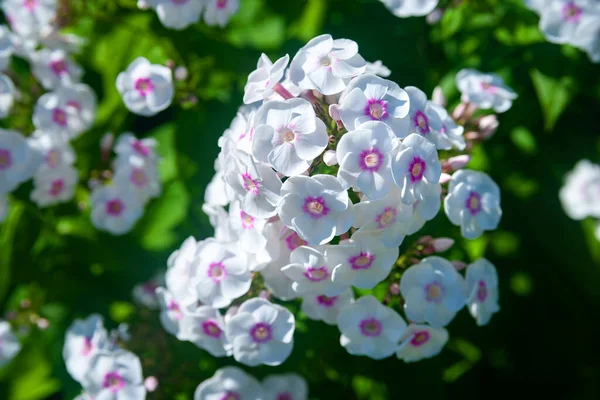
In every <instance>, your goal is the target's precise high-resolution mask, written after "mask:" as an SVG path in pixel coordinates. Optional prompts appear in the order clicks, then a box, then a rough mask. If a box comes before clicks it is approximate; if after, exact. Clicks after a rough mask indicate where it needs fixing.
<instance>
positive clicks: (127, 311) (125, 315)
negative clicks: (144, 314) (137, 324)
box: [109, 301, 135, 323]
mask: <svg viewBox="0 0 600 400" xmlns="http://www.w3.org/2000/svg"><path fill="white" fill-rule="evenodd" d="M109 314H110V317H111V318H112V319H113V321H115V322H117V323H121V322H125V321H127V320H128V319H129V318H131V316H132V315H133V314H135V306H134V305H133V304H131V303H128V302H125V301H115V302H114V303H112V304H111V305H110V308H109Z"/></svg>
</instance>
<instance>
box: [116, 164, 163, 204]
mask: <svg viewBox="0 0 600 400" xmlns="http://www.w3.org/2000/svg"><path fill="white" fill-rule="evenodd" d="M130 161H131V162H130V163H128V164H125V163H118V162H117V163H116V164H115V166H114V171H115V177H114V180H115V182H117V183H118V184H122V185H123V186H129V188H130V189H131V190H132V191H133V192H134V193H135V194H136V196H137V197H138V199H139V201H140V202H141V203H146V202H147V201H148V200H150V199H152V198H155V197H158V196H159V195H160V190H161V185H160V179H159V176H158V169H157V168H156V165H154V164H152V163H144V162H143V160H142V159H141V158H131V159H130Z"/></svg>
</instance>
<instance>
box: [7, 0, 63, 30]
mask: <svg viewBox="0 0 600 400" xmlns="http://www.w3.org/2000/svg"><path fill="white" fill-rule="evenodd" d="M57 3H58V2H57V0H4V1H3V2H2V4H1V5H0V7H2V11H4V15H5V16H6V19H7V20H8V21H9V23H10V26H11V28H12V30H13V31H14V32H16V33H17V34H18V35H19V36H23V37H34V38H35V37H37V36H38V35H39V33H40V31H41V30H42V29H43V28H44V27H46V26H48V25H50V24H51V23H52V21H53V20H54V18H56V11H57V8H58V4H57Z"/></svg>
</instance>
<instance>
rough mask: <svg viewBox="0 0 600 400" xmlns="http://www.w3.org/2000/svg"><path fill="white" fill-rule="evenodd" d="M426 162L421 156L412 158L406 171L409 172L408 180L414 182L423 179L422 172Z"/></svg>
mask: <svg viewBox="0 0 600 400" xmlns="http://www.w3.org/2000/svg"><path fill="white" fill-rule="evenodd" d="M426 167H427V164H425V161H424V160H423V159H422V158H421V157H415V158H413V160H412V162H411V163H410V165H409V167H408V172H409V173H410V181H411V182H412V183H415V182H416V181H420V180H421V179H423V174H424V173H425V168H426Z"/></svg>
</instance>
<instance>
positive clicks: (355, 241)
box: [325, 232, 399, 289]
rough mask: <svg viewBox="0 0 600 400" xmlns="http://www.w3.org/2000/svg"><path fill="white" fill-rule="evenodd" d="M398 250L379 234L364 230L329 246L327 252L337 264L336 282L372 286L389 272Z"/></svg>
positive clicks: (361, 287) (330, 262)
mask: <svg viewBox="0 0 600 400" xmlns="http://www.w3.org/2000/svg"><path fill="white" fill-rule="evenodd" d="M398 252H399V251H398V247H393V248H389V247H386V246H385V245H384V244H383V243H382V241H381V238H380V237H379V236H378V235H372V234H370V233H368V232H363V233H355V234H354V235H352V239H350V240H348V241H345V242H342V243H340V244H339V245H336V246H328V247H327V250H326V252H325V256H326V257H327V262H328V263H329V264H330V265H332V266H335V267H334V270H333V275H332V280H333V282H335V283H340V284H343V285H346V286H354V287H357V288H360V289H372V288H373V287H375V285H377V284H378V283H379V282H381V281H383V280H384V279H385V278H387V276H388V275H389V274H390V272H391V270H392V267H393V266H394V264H395V263H396V260H397V259H398Z"/></svg>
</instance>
